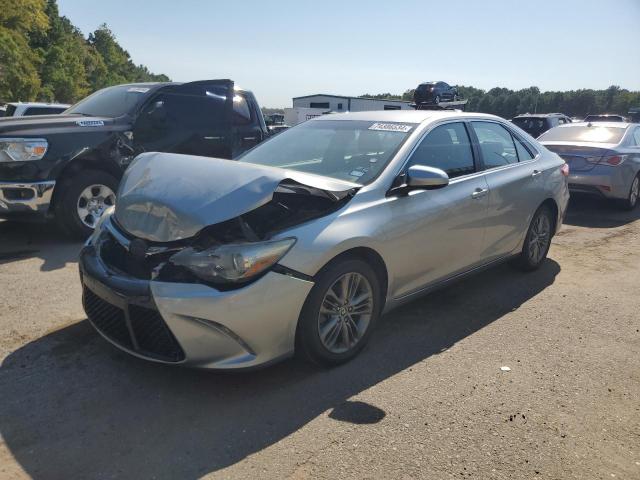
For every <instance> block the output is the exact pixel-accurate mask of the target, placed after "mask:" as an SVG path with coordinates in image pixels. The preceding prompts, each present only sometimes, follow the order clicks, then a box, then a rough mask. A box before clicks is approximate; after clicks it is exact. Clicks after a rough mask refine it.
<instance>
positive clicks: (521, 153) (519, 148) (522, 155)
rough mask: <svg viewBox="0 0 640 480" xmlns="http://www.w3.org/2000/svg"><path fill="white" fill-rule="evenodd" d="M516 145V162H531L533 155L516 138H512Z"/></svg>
mask: <svg viewBox="0 0 640 480" xmlns="http://www.w3.org/2000/svg"><path fill="white" fill-rule="evenodd" d="M513 140H514V141H515V143H516V152H518V160H519V161H520V162H526V161H527V160H533V157H534V155H532V154H531V152H530V151H529V149H528V148H527V146H526V145H525V144H524V143H522V142H521V141H520V139H519V138H518V137H515V136H514V137H513Z"/></svg>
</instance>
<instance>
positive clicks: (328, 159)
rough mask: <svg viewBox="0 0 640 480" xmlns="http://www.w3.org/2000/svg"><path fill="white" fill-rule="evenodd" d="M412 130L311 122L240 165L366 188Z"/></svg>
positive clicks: (389, 125)
mask: <svg viewBox="0 0 640 480" xmlns="http://www.w3.org/2000/svg"><path fill="white" fill-rule="evenodd" d="M414 128H415V124H413V123H390V122H384V123H383V122H366V121H357V120H317V121H313V120H311V121H307V122H304V123H301V124H300V125H297V126H295V127H293V128H290V129H288V130H285V131H284V132H282V133H279V134H278V135H277V136H275V137H272V138H271V139H270V140H268V141H266V142H263V143H261V144H260V145H258V146H257V147H255V148H253V149H252V150H249V151H248V152H247V153H245V154H244V155H243V156H241V157H240V158H239V159H238V161H240V162H248V163H255V164H258V165H269V166H271V167H280V168H288V169H291V170H296V171H300V172H307V173H314V174H316V175H324V176H326V177H332V178H337V179H339V180H348V181H350V182H354V183H359V184H360V185H364V184H366V183H368V182H370V181H372V180H373V179H374V178H375V177H377V176H378V175H379V174H380V172H382V170H384V168H385V167H386V165H387V163H388V162H389V161H390V160H391V158H393V156H394V155H395V153H396V152H397V151H398V149H399V148H400V146H401V145H402V143H403V142H404V141H405V140H406V139H407V138H408V137H409V135H410V134H411V132H412V131H413V130H414Z"/></svg>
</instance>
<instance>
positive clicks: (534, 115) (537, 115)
mask: <svg viewBox="0 0 640 480" xmlns="http://www.w3.org/2000/svg"><path fill="white" fill-rule="evenodd" d="M543 117H544V118H548V117H566V115H565V114H564V113H521V114H520V115H516V116H515V117H513V118H543Z"/></svg>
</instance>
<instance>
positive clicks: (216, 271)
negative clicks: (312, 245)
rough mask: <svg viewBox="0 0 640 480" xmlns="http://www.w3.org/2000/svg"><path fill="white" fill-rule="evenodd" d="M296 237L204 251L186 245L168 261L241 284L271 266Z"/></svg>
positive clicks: (207, 277) (207, 278)
mask: <svg viewBox="0 0 640 480" xmlns="http://www.w3.org/2000/svg"><path fill="white" fill-rule="evenodd" d="M295 242H296V240H295V238H285V239H283V240H272V241H266V242H255V243H239V244H230V245H218V246H214V247H211V248H208V249H205V250H200V251H198V250H196V249H194V248H193V247H188V248H185V249H184V250H181V251H180V252H178V253H176V254H175V255H173V256H172V257H171V258H170V259H169V262H170V263H172V264H173V265H175V266H179V267H184V268H186V269H188V270H189V271H191V272H192V273H193V274H194V275H196V276H197V277H198V278H200V279H202V280H205V281H210V282H213V283H242V282H245V281H248V280H250V279H251V278H254V277H256V276H257V275H260V274H261V273H263V272H264V271H265V270H267V269H269V268H271V267H272V266H273V265H275V264H276V262H278V260H280V259H281V258H282V257H284V256H285V254H286V253H287V252H288V251H289V250H290V249H291V247H293V245H294V243H295Z"/></svg>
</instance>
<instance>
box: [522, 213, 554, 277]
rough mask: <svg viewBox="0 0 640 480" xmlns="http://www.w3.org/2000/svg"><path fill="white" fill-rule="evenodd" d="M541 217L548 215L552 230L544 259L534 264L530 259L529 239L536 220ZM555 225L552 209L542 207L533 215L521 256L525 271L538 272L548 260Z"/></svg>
mask: <svg viewBox="0 0 640 480" xmlns="http://www.w3.org/2000/svg"><path fill="white" fill-rule="evenodd" d="M540 215H546V216H547V219H548V220H549V228H550V232H549V240H548V242H547V245H546V248H545V252H544V255H543V256H542V258H541V259H540V260H539V261H538V262H532V261H531V258H529V237H530V236H531V232H532V230H533V225H534V223H535V222H536V220H537V219H538V217H539V216H540ZM554 224H555V222H554V219H553V214H552V212H551V209H550V208H549V207H547V206H542V207H540V208H538V210H536V213H535V214H534V215H533V218H532V219H531V223H530V224H529V228H528V229H527V236H526V237H525V238H524V245H523V246H522V252H521V254H520V265H521V267H523V268H524V269H525V270H536V269H537V268H539V267H540V265H542V264H543V263H544V261H545V260H546V259H547V254H548V253H549V248H551V239H552V238H553V226H554Z"/></svg>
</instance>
